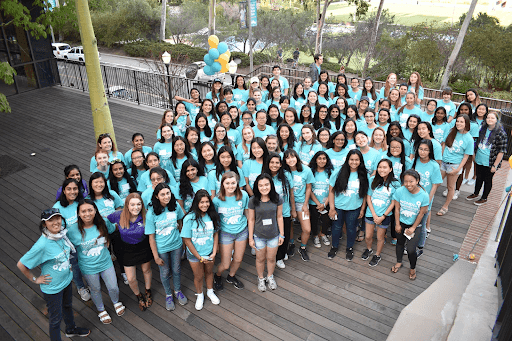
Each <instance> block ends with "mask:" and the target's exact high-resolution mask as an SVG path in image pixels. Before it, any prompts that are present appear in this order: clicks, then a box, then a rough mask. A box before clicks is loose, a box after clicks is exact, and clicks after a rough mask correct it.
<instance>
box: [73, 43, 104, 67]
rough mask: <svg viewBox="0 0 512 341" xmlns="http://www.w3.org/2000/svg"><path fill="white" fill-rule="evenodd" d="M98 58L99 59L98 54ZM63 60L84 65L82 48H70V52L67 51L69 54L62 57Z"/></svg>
mask: <svg viewBox="0 0 512 341" xmlns="http://www.w3.org/2000/svg"><path fill="white" fill-rule="evenodd" d="M98 58H100V59H101V56H100V53H99V52H98ZM64 59H66V60H70V61H74V62H79V63H85V55H84V48H83V47H82V46H77V47H72V48H71V50H69V52H68V53H66V54H65V55H64Z"/></svg>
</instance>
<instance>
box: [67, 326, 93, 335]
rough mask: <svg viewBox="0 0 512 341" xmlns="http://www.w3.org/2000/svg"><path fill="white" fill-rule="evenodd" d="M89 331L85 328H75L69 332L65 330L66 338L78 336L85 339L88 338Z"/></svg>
mask: <svg viewBox="0 0 512 341" xmlns="http://www.w3.org/2000/svg"><path fill="white" fill-rule="evenodd" d="M90 333H91V331H90V330H89V329H87V328H81V327H75V328H73V329H70V330H66V337H73V336H80V337H85V336H89V334H90Z"/></svg>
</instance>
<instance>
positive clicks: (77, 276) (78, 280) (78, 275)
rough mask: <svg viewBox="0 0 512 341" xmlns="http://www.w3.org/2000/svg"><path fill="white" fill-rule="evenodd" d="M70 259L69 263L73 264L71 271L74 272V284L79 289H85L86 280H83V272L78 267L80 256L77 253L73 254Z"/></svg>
mask: <svg viewBox="0 0 512 341" xmlns="http://www.w3.org/2000/svg"><path fill="white" fill-rule="evenodd" d="M70 258H71V259H70V260H69V262H70V263H71V271H72V272H73V282H75V285H76V288H77V289H82V288H85V284H84V280H83V279H82V271H80V267H79V266H78V256H77V254H76V252H75V253H72V254H71V257H70Z"/></svg>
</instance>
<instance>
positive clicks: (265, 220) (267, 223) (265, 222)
mask: <svg viewBox="0 0 512 341" xmlns="http://www.w3.org/2000/svg"><path fill="white" fill-rule="evenodd" d="M261 222H262V223H263V225H265V226H266V225H272V219H263V220H262V221H261Z"/></svg>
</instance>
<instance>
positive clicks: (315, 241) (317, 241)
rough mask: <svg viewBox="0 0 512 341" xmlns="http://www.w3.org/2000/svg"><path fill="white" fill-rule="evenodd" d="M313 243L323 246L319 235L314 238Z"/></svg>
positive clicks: (316, 245)
mask: <svg viewBox="0 0 512 341" xmlns="http://www.w3.org/2000/svg"><path fill="white" fill-rule="evenodd" d="M313 245H315V247H322V244H320V238H318V236H316V237H315V239H314V240H313Z"/></svg>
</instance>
